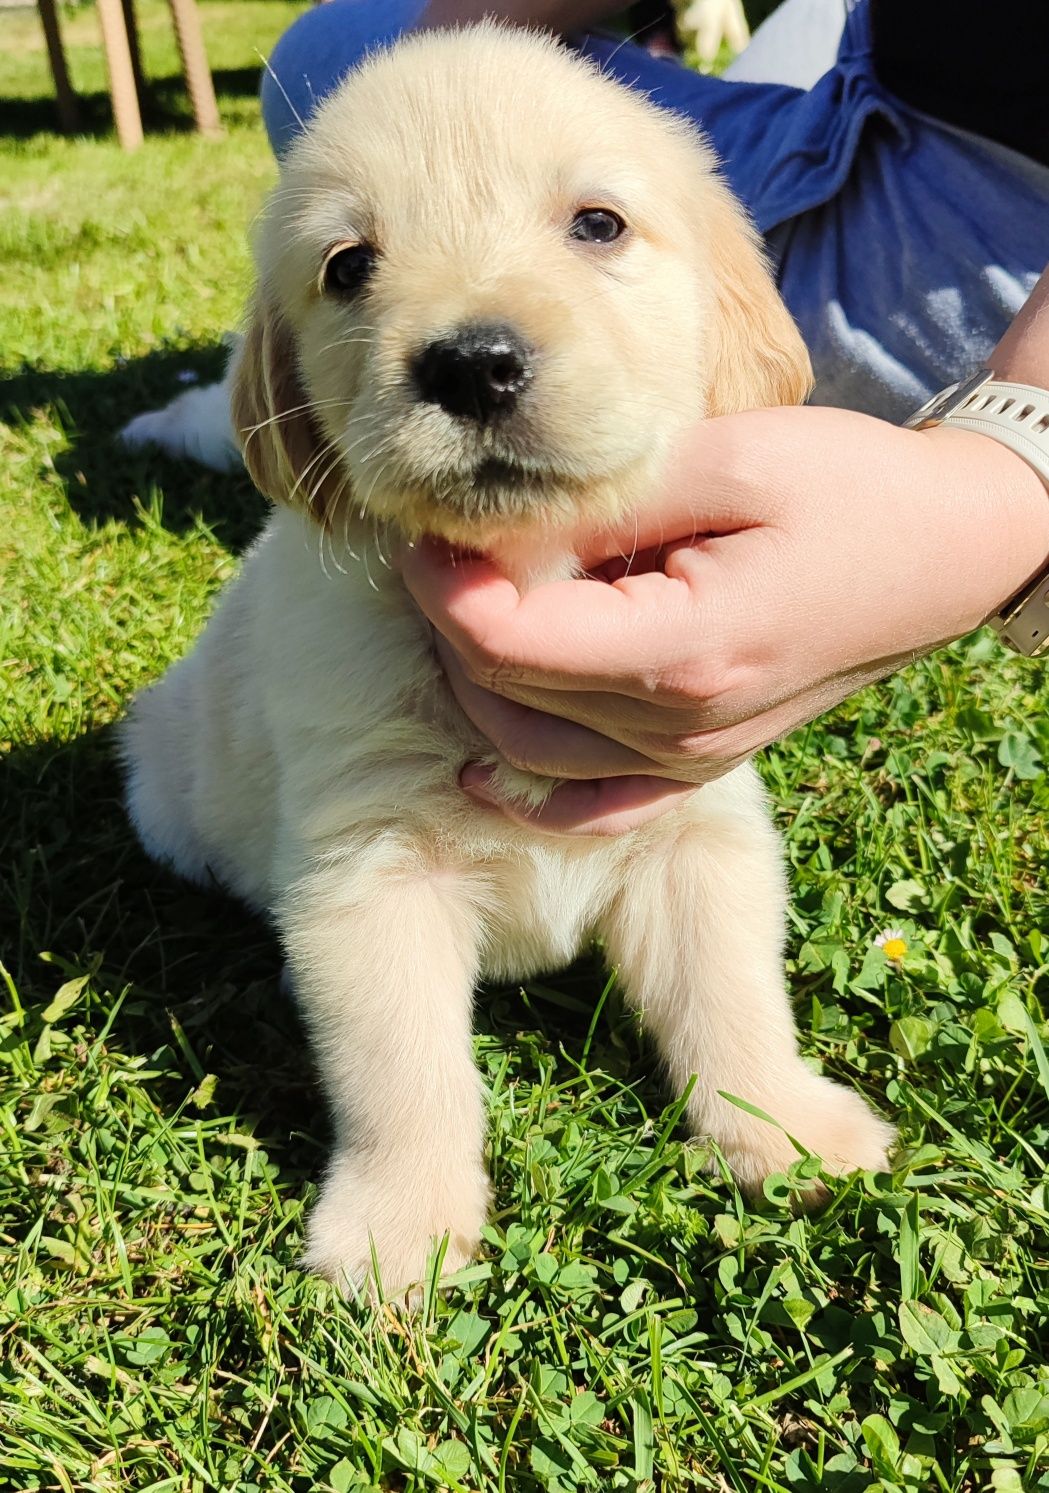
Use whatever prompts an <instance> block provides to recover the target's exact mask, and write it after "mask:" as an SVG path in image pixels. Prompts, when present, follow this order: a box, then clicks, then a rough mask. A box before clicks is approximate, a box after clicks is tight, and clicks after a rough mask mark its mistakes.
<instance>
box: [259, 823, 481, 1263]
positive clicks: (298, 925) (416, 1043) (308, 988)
mask: <svg viewBox="0 0 1049 1493" xmlns="http://www.w3.org/2000/svg"><path fill="white" fill-rule="evenodd" d="M377 862H378V864H377ZM280 922H281V925H282V931H283V933H284V938H285V943H286V946H287V950H288V955H289V961H290V965H291V971H292V978H293V980H294V985H295V991H296V994H297V996H298V998H299V1002H300V1004H301V1007H302V1010H303V1013H304V1015H305V1017H306V1020H307V1023H308V1025H309V1026H310V1028H311V1031H312V1035H313V1039H314V1043H315V1048H316V1056H317V1060H318V1063H319V1066H320V1069H321V1074H322V1077H323V1079H324V1083H325V1086H326V1088H327V1091H328V1098H329V1101H330V1103H331V1107H332V1112H333V1118H334V1122H335V1152H334V1155H333V1157H332V1160H331V1162H330V1164H329V1166H328V1169H327V1172H326V1175H325V1178H324V1183H323V1186H322V1189H321V1196H320V1200H319V1201H318V1203H317V1206H316V1207H315V1209H314V1211H313V1215H312V1217H311V1219H310V1224H309V1233H308V1239H307V1247H306V1264H307V1265H309V1266H310V1267H311V1268H312V1269H314V1270H317V1271H318V1272H320V1273H321V1274H323V1275H326V1276H328V1277H329V1278H330V1279H332V1280H334V1281H336V1282H338V1283H339V1284H341V1285H344V1286H346V1285H349V1286H354V1287H360V1286H361V1285H363V1284H364V1283H365V1281H366V1280H367V1279H368V1277H369V1275H370V1273H371V1266H372V1249H373V1248H374V1251H375V1256H376V1258H377V1260H378V1264H379V1271H380V1275H381V1279H382V1284H383V1288H384V1289H385V1290H386V1291H387V1292H395V1291H396V1292H400V1291H403V1290H404V1289H405V1288H406V1287H409V1286H411V1285H413V1284H415V1283H416V1282H418V1281H419V1280H420V1279H421V1278H422V1276H423V1273H424V1271H425V1268H426V1262H427V1256H428V1254H429V1252H430V1249H431V1247H432V1246H433V1244H434V1243H435V1242H439V1241H440V1240H441V1239H442V1238H443V1237H444V1235H445V1234H447V1235H448V1245H447V1251H446V1254H445V1258H444V1269H445V1272H446V1273H447V1272H452V1271H454V1270H456V1269H457V1268H458V1267H459V1266H461V1265H462V1264H464V1263H465V1262H466V1261H467V1260H468V1259H469V1258H470V1256H471V1255H472V1254H473V1252H474V1250H475V1249H476V1247H477V1244H478V1241H479V1238H480V1231H481V1227H482V1225H483V1224H484V1221H485V1215H486V1212H487V1206H488V1195H489V1185H488V1178H487V1175H486V1173H485V1170H484V1164H483V1147H484V1109H483V1101H482V1088H481V1081H480V1077H479V1075H478V1073H477V1071H476V1069H475V1067H474V1065H473V1061H472V1054H471V1040H470V1016H471V1009H472V1004H473V989H474V982H475V979H476V976H477V970H478V953H479V945H480V937H481V929H480V915H479V912H478V908H477V904H476V899H475V898H474V896H473V895H472V888H471V885H470V882H469V879H468V876H467V873H461V874H460V873H458V872H453V871H439V870H435V869H433V868H432V867H428V866H426V865H425V864H424V863H423V862H422V860H421V858H420V857H418V856H413V855H411V854H402V853H399V852H395V853H391V852H384V851H382V850H380V851H379V852H378V853H377V855H375V856H369V854H368V852H367V851H366V850H365V851H362V854H361V855H360V856H359V857H358V858H357V860H356V863H355V869H354V872H353V873H352V875H349V876H347V875H346V874H345V873H343V872H339V871H336V872H332V871H330V870H327V871H324V872H322V873H318V874H315V875H313V876H310V877H308V878H307V879H306V880H305V881H304V882H302V883H300V884H299V886H298V888H297V890H296V892H295V894H294V895H293V897H292V898H291V899H290V900H289V902H288V904H287V905H286V907H285V910H284V912H283V914H282V916H281V917H280Z"/></svg>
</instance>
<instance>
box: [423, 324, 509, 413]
mask: <svg viewBox="0 0 1049 1493" xmlns="http://www.w3.org/2000/svg"><path fill="white" fill-rule="evenodd" d="M412 373H413V375H414V377H415V383H416V387H417V388H418V390H419V394H420V396H421V397H422V398H423V399H424V400H425V401H426V403H427V404H439V405H440V407H441V409H443V410H447V412H448V414H450V415H459V416H461V417H462V418H463V419H466V420H477V421H478V422H479V423H480V424H482V425H484V424H486V423H487V422H488V421H489V420H492V419H494V418H495V416H496V415H503V414H509V413H510V411H511V410H512V409H513V407H514V405H515V404H516V403H517V398H518V395H519V394H520V393H521V390H522V389H523V388H524V387H525V386H526V384H528V383H529V382H530V381H531V378H532V355H531V351H530V349H529V348H528V347H527V346H526V344H525V343H524V341H523V340H522V338H521V336H520V334H519V333H517V332H515V331H514V329H513V327H500V326H491V325H481V324H477V323H475V324H474V325H472V326H465V327H460V328H459V329H458V330H457V331H455V332H452V333H451V334H450V335H449V336H447V337H441V338H438V339H437V341H435V342H431V343H430V344H429V346H427V347H424V348H423V350H422V352H421V353H419V354H418V356H417V357H416V358H415V361H414V363H413V365H412Z"/></svg>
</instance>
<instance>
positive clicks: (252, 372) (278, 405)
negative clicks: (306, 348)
mask: <svg viewBox="0 0 1049 1493" xmlns="http://www.w3.org/2000/svg"><path fill="white" fill-rule="evenodd" d="M230 408H231V412H232V416H233V428H234V430H235V432H236V435H237V439H238V441H239V442H240V447H241V450H242V452H243V454H244V464H245V466H246V467H247V469H248V472H249V473H250V475H251V480H252V481H253V482H254V483H255V486H256V487H258V488H259V489H260V490H261V491H262V492H264V493H265V494H266V496H267V497H268V498H271V499H272V500H273V501H274V502H276V503H292V504H294V505H295V506H298V507H302V508H305V509H306V511H307V512H308V513H309V515H310V517H311V518H314V519H316V521H317V522H318V523H320V524H327V523H328V522H329V521H330V519H331V515H332V510H333V509H334V506H335V503H336V501H337V499H338V498H339V497H340V496H341V495H342V494H343V493H345V491H346V488H347V482H346V474H345V470H344V468H343V465H342V462H341V461H338V460H336V457H335V450H334V447H333V446H332V445H331V442H330V441H328V440H326V439H325V437H324V435H323V434H322V432H321V430H320V428H319V426H318V425H317V422H316V417H315V415H314V413H313V410H312V406H311V404H310V401H309V399H308V397H307V395H306V391H305V388H304V386H303V382H302V377H301V375H300V373H299V364H298V353H297V350H296V347H295V339H294V336H293V335H292V332H291V329H290V327H289V326H288V324H287V322H286V321H284V319H283V318H282V317H281V315H280V313H279V312H278V311H277V310H276V309H275V308H273V307H271V306H269V305H267V304H266V301H265V298H264V297H263V295H262V294H261V293H260V294H259V295H258V296H257V297H256V300H255V304H254V306H253V307H252V311H251V318H250V321H249V323H248V329H247V332H246V333H245V335H244V339H243V341H242V343H241V345H240V347H239V349H238V351H237V353H236V356H235V359H234V366H233V372H232V386H231V393H230Z"/></svg>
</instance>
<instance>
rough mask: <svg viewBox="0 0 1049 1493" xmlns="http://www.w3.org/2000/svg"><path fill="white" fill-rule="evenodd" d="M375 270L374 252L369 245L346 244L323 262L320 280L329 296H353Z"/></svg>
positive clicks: (362, 287) (361, 288)
mask: <svg viewBox="0 0 1049 1493" xmlns="http://www.w3.org/2000/svg"><path fill="white" fill-rule="evenodd" d="M374 268H375V250H374V249H373V248H372V246H371V244H363V243H362V244H346V245H345V247H343V248H341V249H336V250H335V251H334V253H332V254H329V255H328V258H327V259H326V260H325V261H324V271H323V274H322V280H323V284H324V289H325V291H326V292H327V293H328V294H329V295H337V296H343V297H348V296H355V295H357V293H358V292H359V291H361V290H363V289H364V286H365V284H366V282H367V280H368V277H369V276H370V274H371V272H372V270H373V269H374Z"/></svg>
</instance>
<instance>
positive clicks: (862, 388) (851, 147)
mask: <svg viewBox="0 0 1049 1493" xmlns="http://www.w3.org/2000/svg"><path fill="white" fill-rule="evenodd" d="M422 9H423V0H330V3H328V4H326V5H320V6H317V7H316V8H315V9H313V10H311V11H308V12H306V14H304V15H303V16H301V17H300V18H299V19H298V20H297V21H296V22H295V24H294V25H293V26H292V27H291V29H290V30H289V31H288V32H287V33H286V34H285V35H284V37H282V39H281V41H280V42H279V43H278V45H277V48H276V50H275V51H274V53H273V56H272V58H271V61H270V68H271V70H272V71H271V72H267V73H266V74H265V75H264V77H263V86H262V105H263V117H264V119H265V122H266V127H267V130H268V131H269V135H270V139H271V141H272V143H273V146H274V149H275V150H276V152H277V154H278V155H280V154H281V153H282V152H283V151H284V150H286V149H287V146H288V145H289V143H290V142H291V140H292V139H293V138H294V135H295V133H296V132H297V130H298V128H299V124H298V120H297V116H298V117H299V118H301V119H302V120H307V119H308V118H309V116H310V114H311V113H312V112H313V109H314V108H315V107H316V104H317V102H318V101H319V100H320V99H322V98H323V97H324V96H325V94H327V93H329V92H330V91H331V90H332V89H333V88H334V87H335V86H336V85H337V84H338V83H339V81H340V80H341V79H342V78H343V77H344V76H345V74H346V73H347V72H348V71H349V70H350V69H351V68H352V67H353V66H354V65H355V64H356V63H357V62H358V61H359V60H360V59H361V58H362V57H363V56H364V55H365V53H367V52H368V51H369V50H371V49H373V48H374V47H376V46H380V45H382V44H383V43H385V42H388V41H391V40H393V39H394V38H395V37H396V36H397V35H398V34H399V33H400V32H402V31H404V30H406V29H407V28H409V27H410V26H411V25H413V24H414V23H415V21H416V20H417V19H418V17H419V15H420V13H421V11H422ZM578 45H579V50H580V51H581V52H582V53H583V54H584V55H586V56H588V57H591V58H592V59H593V60H594V61H595V62H596V63H597V64H598V65H599V66H600V67H602V69H603V70H604V71H605V72H607V73H609V74H611V75H612V76H614V77H616V78H618V79H619V80H620V81H622V82H623V83H625V84H626V85H627V86H629V87H631V88H637V89H639V90H641V91H642V92H644V93H646V94H647V95H648V96H649V97H650V98H651V99H652V100H653V102H654V103H656V104H659V105H661V106H662V107H664V108H668V109H674V110H675V111H677V112H679V113H682V114H685V115H687V116H688V117H689V119H691V120H692V121H693V122H694V123H695V124H697V125H698V126H700V127H701V128H702V129H703V131H704V132H705V133H706V135H707V136H708V137H709V139H710V140H711V141H712V143H713V145H714V147H715V149H716V150H717V152H718V154H719V156H720V158H721V161H722V166H723V170H724V173H725V176H726V178H727V179H728V181H729V184H730V185H731V186H732V188H733V190H734V191H735V192H736V194H737V195H738V196H739V198H740V199H741V200H742V201H743V203H744V204H745V205H746V206H747V208H748V209H749V211H750V212H751V214H752V215H753V217H754V220H755V222H756V223H757V225H758V227H759V229H760V230H761V231H762V233H763V234H765V236H766V240H767V242H768V244H769V246H770V249H771V250H772V253H773V255H774V257H775V259H776V262H777V268H778V275H779V282H780V288H781V290H782V292H783V295H784V298H785V300H786V302H787V305H788V306H789V307H790V310H791V312H792V313H793V315H794V317H795V319H796V321H797V322H798V325H799V326H800V328H801V331H802V334H803V335H804V337H805V339H806V342H807V343H808V346H809V350H810V352H811V354H812V359H813V366H814V368H815V370H816V379H817V383H816V392H815V395H814V398H815V399H816V400H817V401H818V402H820V403H826V404H840V405H847V406H849V407H852V408H856V409H865V410H869V411H871V412H872V413H876V414H882V415H885V416H886V417H888V418H893V419H899V418H901V417H902V416H903V415H905V414H907V413H908V412H909V411H910V410H911V409H913V408H914V407H915V406H916V405H917V404H919V403H921V402H922V400H924V399H926V398H927V397H928V396H929V395H930V394H931V393H933V392H935V391H936V390H937V389H939V388H942V387H943V386H944V385H945V384H947V383H950V382H951V381H952V380H953V379H955V378H956V377H958V375H959V374H961V373H964V372H966V371H967V370H968V369H969V368H971V367H973V366H975V365H977V364H979V363H981V362H982V361H984V359H986V358H987V356H988V355H989V353H990V352H991V350H992V348H993V347H994V345H995V343H996V342H997V340H998V338H999V337H1000V336H1001V334H1002V332H1003V331H1004V329H1005V327H1006V326H1007V325H1008V323H1009V321H1010V320H1011V319H1012V317H1013V316H1014V315H1015V313H1016V311H1017V310H1018V309H1019V307H1020V306H1021V305H1022V304H1023V301H1024V300H1025V299H1026V297H1027V295H1028V294H1029V292H1030V290H1031V287H1032V286H1033V285H1034V283H1035V281H1036V280H1037V279H1038V276H1039V274H1040V273H1041V271H1042V269H1043V268H1044V267H1045V265H1046V262H1047V261H1049V170H1047V169H1046V168H1044V167H1041V166H1038V165H1036V164H1035V163H1033V162H1030V161H1027V160H1025V159H1024V158H1023V157H1021V156H1018V155H1016V154H1014V153H1013V152H1011V151H1008V150H1006V149H1004V148H1003V147H999V146H995V145H992V144H991V143H990V142H988V141H984V140H980V139H977V138H976V137H974V136H970V135H966V134H964V133H962V132H961V131H958V130H955V129H952V128H951V127H949V126H946V125H942V124H940V123H938V122H937V121H935V120H932V119H929V118H928V117H926V116H924V115H922V114H919V113H918V112H917V111H915V110H913V109H910V108H909V107H908V106H906V105H905V104H903V103H902V102H901V101H900V100H898V99H896V98H895V97H894V96H893V95H891V94H890V93H888V92H887V91H886V90H885V89H884V88H883V87H882V86H881V84H880V83H879V81H878V79H877V76H876V74H875V72H874V67H873V63H872V55H871V37H870V13H869V8H868V5H867V3H866V0H854V3H853V4H852V6H851V8H850V11H849V15H848V19H847V21H846V25H845V30H844V34H843V36H842V41H841V46H840V49H839V52H838V58H837V62H836V64H835V66H834V67H833V68H831V70H830V71H829V72H827V73H826V74H825V75H824V76H823V77H822V78H821V79H819V81H818V82H817V83H816V85H815V86H814V87H813V88H811V89H808V90H802V89H798V88H791V87H787V86H785V85H783V84H778V83H749V82H732V81H729V80H727V79H721V78H710V77H704V76H701V75H699V74H697V73H694V72H691V71H690V70H689V69H687V68H685V67H682V66H681V65H680V64H679V63H677V62H675V61H673V60H668V59H665V58H653V57H650V56H649V55H648V54H647V53H646V52H645V51H644V50H643V49H642V48H640V47H637V46H634V45H631V44H629V43H623V42H618V41H615V40H613V39H610V38H606V37H600V36H588V37H585V38H583V39H582V40H581V41H580V42H579V44H578Z"/></svg>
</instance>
